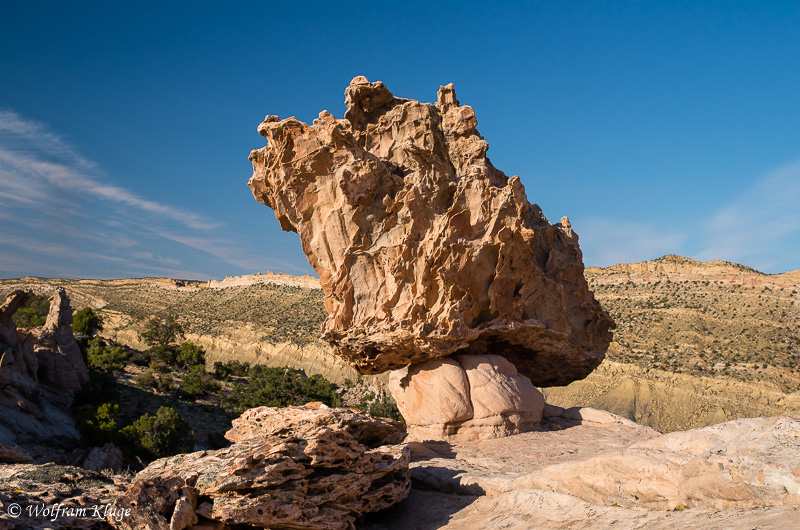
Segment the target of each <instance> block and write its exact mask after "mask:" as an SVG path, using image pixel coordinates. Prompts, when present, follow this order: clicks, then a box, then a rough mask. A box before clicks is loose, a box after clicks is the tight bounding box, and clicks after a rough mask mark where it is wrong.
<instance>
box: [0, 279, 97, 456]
mask: <svg viewBox="0 0 800 530" xmlns="http://www.w3.org/2000/svg"><path fill="white" fill-rule="evenodd" d="M26 298H27V293H25V292H24V291H13V292H11V293H9V294H8V295H7V297H6V300H5V302H4V303H3V304H2V305H0V389H2V391H0V443H3V444H6V445H9V446H15V445H20V444H21V445H22V446H23V447H24V444H25V443H26V442H27V441H30V440H34V441H35V440H41V439H46V438H50V437H53V436H68V437H72V438H77V437H78V433H77V431H76V430H75V425H74V422H73V420H72V417H71V416H70V415H69V414H68V413H67V412H66V410H67V409H68V407H69V405H70V404H71V402H72V397H73V395H74V393H75V392H76V391H77V390H78V389H80V387H81V385H82V384H83V383H85V382H86V381H87V380H88V377H89V374H88V370H87V368H86V365H85V364H84V362H83V357H82V355H81V351H80V348H79V347H78V343H77V342H76V341H75V337H74V336H73V334H72V327H71V324H72V308H71V307H70V304H69V299H68V298H67V296H66V292H65V291H64V290H63V289H56V292H55V294H54V295H53V299H52V301H51V304H50V313H49V314H48V317H47V320H46V322H45V324H44V326H42V327H41V328H33V329H31V330H29V331H27V332H21V331H19V330H17V328H16V326H15V324H14V321H13V320H12V317H13V315H14V313H15V312H16V311H17V309H19V308H20V307H21V306H22V305H23V304H24V303H25V299H26Z"/></svg>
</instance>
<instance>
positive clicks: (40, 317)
mask: <svg viewBox="0 0 800 530" xmlns="http://www.w3.org/2000/svg"><path fill="white" fill-rule="evenodd" d="M49 312H50V299H49V298H47V297H46V296H42V295H39V294H34V293H30V294H29V295H28V298H27V299H26V300H25V303H24V304H23V305H22V307H20V308H19V309H17V312H16V313H14V316H13V318H12V319H13V320H14V324H15V325H16V326H17V327H18V328H27V327H31V326H42V325H44V323H45V321H46V320H47V313H49Z"/></svg>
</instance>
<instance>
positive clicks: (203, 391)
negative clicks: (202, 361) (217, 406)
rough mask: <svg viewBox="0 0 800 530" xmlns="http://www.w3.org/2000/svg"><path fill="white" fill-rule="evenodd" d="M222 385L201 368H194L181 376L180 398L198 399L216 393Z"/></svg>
mask: <svg viewBox="0 0 800 530" xmlns="http://www.w3.org/2000/svg"><path fill="white" fill-rule="evenodd" d="M221 386H222V385H220V384H219V381H217V380H216V379H215V378H214V376H213V375H212V374H210V373H208V372H206V369H205V368H204V367H202V366H195V367H193V368H191V369H190V370H189V371H188V372H187V373H185V374H183V376H181V383H180V391H181V394H182V396H181V397H184V396H185V397H189V398H192V399H194V398H198V397H200V396H205V395H207V394H213V393H215V392H217V391H218V390H219V389H220V388H221Z"/></svg>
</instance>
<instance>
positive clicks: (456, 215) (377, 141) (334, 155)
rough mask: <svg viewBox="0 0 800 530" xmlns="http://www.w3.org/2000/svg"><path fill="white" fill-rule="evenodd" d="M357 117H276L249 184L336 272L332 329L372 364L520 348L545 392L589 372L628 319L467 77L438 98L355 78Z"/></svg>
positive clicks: (326, 269) (350, 355) (352, 106)
mask: <svg viewBox="0 0 800 530" xmlns="http://www.w3.org/2000/svg"><path fill="white" fill-rule="evenodd" d="M345 94H346V105H347V112H346V113H345V119H344V120H338V119H336V118H334V117H333V116H332V115H330V114H329V113H328V112H326V111H323V112H322V113H321V114H320V116H319V119H317V120H315V121H314V124H313V125H307V124H305V123H302V122H300V121H298V120H297V119H295V118H288V119H285V120H282V121H281V120H279V119H278V117H277V116H268V117H267V118H266V119H265V121H264V122H263V123H262V124H261V125H260V126H259V128H258V130H259V133H260V134H261V135H262V136H264V137H265V138H267V140H268V145H267V146H266V147H264V148H262V149H259V150H256V151H253V152H252V153H251V155H250V160H251V161H252V163H253V176H252V178H251V179H250V182H249V185H250V188H251V189H252V191H253V195H254V196H255V198H256V199H257V200H259V201H260V202H262V203H264V204H266V205H267V206H269V207H270V208H272V209H274V210H275V215H276V217H277V218H278V220H279V221H280V225H281V227H282V228H283V229H284V230H288V231H295V232H297V233H298V234H299V235H300V239H301V241H302V244H303V250H304V252H305V253H306V255H307V256H308V259H309V263H310V264H311V265H312V267H314V269H315V270H316V271H317V273H318V274H319V275H320V283H321V285H322V288H323V291H324V293H325V307H326V309H327V310H328V313H329V316H328V319H327V320H326V321H325V324H324V326H323V336H324V338H326V339H327V340H328V341H329V342H331V344H333V345H334V347H335V348H336V351H337V352H338V353H339V355H341V356H342V357H343V358H344V359H345V360H347V361H348V362H349V363H351V364H352V365H353V366H354V367H356V368H357V369H358V370H359V371H361V372H362V373H381V372H384V371H386V370H389V369H397V368H401V367H403V366H406V365H409V364H414V363H419V362H424V361H426V360H429V359H435V358H441V357H446V356H448V355H451V354H454V353H457V352H467V353H490V354H498V355H502V356H504V357H507V358H508V359H509V360H510V361H511V362H512V363H513V364H514V365H515V366H516V367H517V369H519V371H520V372H521V373H523V374H524V375H526V376H527V377H529V378H530V379H531V380H532V381H533V383H534V384H536V385H538V386H550V385H564V384H567V383H569V382H570V381H573V380H575V379H580V378H582V377H585V376H586V375H587V374H588V373H590V372H591V371H592V370H593V369H594V368H595V367H596V366H597V365H598V364H599V363H600V361H601V360H602V359H603V355H604V353H605V351H606V348H607V347H608V344H609V340H610V337H611V334H610V332H609V328H610V327H611V326H613V323H612V321H611V319H610V318H609V317H608V315H607V314H606V313H605V312H604V311H603V310H602V309H601V307H600V305H599V304H598V303H597V302H596V301H595V299H594V297H593V296H592V293H591V292H590V291H589V289H588V287H587V284H586V281H585V279H584V277H583V265H582V255H581V251H580V249H579V247H578V237H577V235H576V234H575V233H574V232H573V231H572V228H571V227H570V226H569V222H568V221H567V220H566V219H564V220H563V221H562V223H559V224H556V225H552V224H550V223H549V222H548V221H547V219H545V217H544V215H543V214H542V212H541V210H540V208H539V207H538V206H536V205H532V204H530V203H529V202H528V199H527V198H526V196H525V190H524V189H523V186H522V184H521V182H520V179H519V177H516V176H515V177H511V178H508V177H506V175H504V174H503V173H502V172H501V171H499V170H498V169H496V168H494V166H492V164H491V163H490V162H489V159H488V158H487V157H486V151H487V149H488V147H489V146H488V144H487V143H486V141H485V140H484V139H483V138H482V137H481V136H480V134H479V133H478V131H477V129H476V125H477V120H476V119H475V114H474V112H473V110H472V108H470V107H469V106H461V105H459V103H458V101H457V100H456V97H455V91H454V89H453V87H452V85H448V86H446V87H442V88H441V89H440V90H439V94H438V102H437V103H436V104H426V103H420V102H418V101H415V100H408V99H400V98H395V97H394V96H393V95H392V94H391V92H389V90H388V89H387V88H386V87H385V86H384V85H383V83H380V82H377V83H369V82H368V81H367V80H366V79H365V78H363V77H357V78H355V79H353V81H352V82H351V83H350V86H349V87H348V88H347V90H346V92H345Z"/></svg>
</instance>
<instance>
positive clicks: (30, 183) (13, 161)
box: [0, 109, 263, 279]
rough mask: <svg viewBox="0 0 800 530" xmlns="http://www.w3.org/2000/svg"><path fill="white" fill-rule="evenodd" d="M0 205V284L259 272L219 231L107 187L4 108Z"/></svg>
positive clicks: (43, 132) (78, 159)
mask: <svg viewBox="0 0 800 530" xmlns="http://www.w3.org/2000/svg"><path fill="white" fill-rule="evenodd" d="M0 206H1V207H0V212H1V213H0V219H2V220H3V230H2V233H0V244H2V245H4V248H6V249H7V251H6V253H5V256H4V258H3V259H2V260H0V276H5V277H11V276H22V275H28V274H41V275H49V276H71V277H97V278H103V277H120V276H123V275H125V276H131V275H134V276H144V275H158V274H168V275H172V276H173V277H183V278H194V279H206V278H210V277H219V276H221V275H223V273H228V271H231V270H233V271H235V273H244V272H253V271H255V270H261V267H259V265H263V259H262V261H261V262H259V261H258V260H257V259H252V258H251V259H248V255H247V252H246V251H245V250H244V249H242V248H240V247H237V245H236V244H235V243H232V242H230V241H229V240H228V239H224V238H222V236H220V235H219V229H220V228H221V227H222V226H223V225H222V224H221V223H219V222H216V221H215V220H213V219H209V218H207V217H206V216H203V215H199V214H196V213H194V212H191V211H186V210H183V209H180V208H176V207H174V206H172V205H169V204H165V203H162V202H158V201H154V200H151V199H149V198H146V197H143V196H141V195H138V194H137V193H135V192H133V191H131V190H130V189H127V188H124V187H121V186H117V185H114V184H110V183H108V182H107V178H105V177H104V176H103V174H102V173H101V172H100V170H99V169H98V167H97V164H95V163H94V162H92V161H90V160H87V159H85V158H84V157H82V156H81V155H80V154H79V153H77V152H76V150H75V149H73V148H72V147H71V146H70V145H69V144H68V143H67V142H65V141H64V140H63V139H61V138H60V137H59V136H58V135H56V134H54V133H52V132H50V131H49V130H48V128H47V127H46V126H45V125H44V124H40V123H36V122H34V121H31V120H27V119H25V118H24V117H22V116H20V115H19V114H17V113H16V112H14V111H12V110H8V109H5V110H0ZM175 242H179V243H181V245H175ZM8 249H13V251H11V250H8ZM187 264H188V265H189V266H188V267H187ZM197 264H201V265H200V268H201V269H202V268H207V269H208V270H197V269H195V266H196V265H197ZM231 266H232V267H231ZM190 267H191V268H190Z"/></svg>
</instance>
